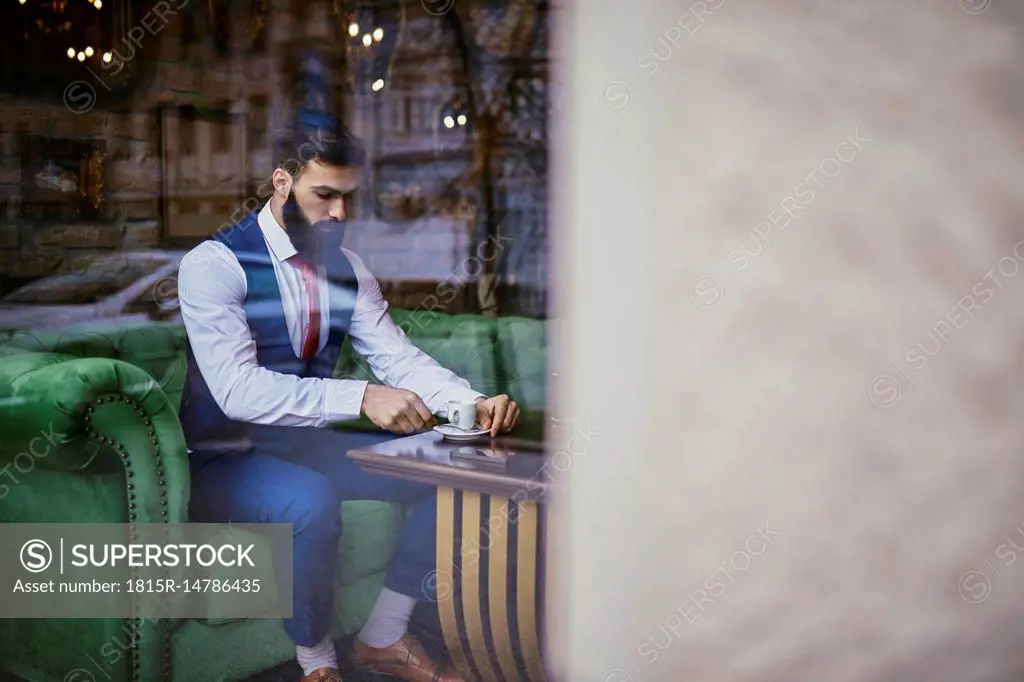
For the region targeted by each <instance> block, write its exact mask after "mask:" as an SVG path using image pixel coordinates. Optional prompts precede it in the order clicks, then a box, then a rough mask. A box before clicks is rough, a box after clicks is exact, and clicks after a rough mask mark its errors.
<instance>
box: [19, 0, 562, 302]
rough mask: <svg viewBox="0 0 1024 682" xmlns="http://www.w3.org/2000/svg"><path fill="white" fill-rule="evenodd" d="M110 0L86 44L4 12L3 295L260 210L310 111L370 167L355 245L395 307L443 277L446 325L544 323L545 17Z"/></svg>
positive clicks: (486, 11) (387, 6)
mask: <svg viewBox="0 0 1024 682" xmlns="http://www.w3.org/2000/svg"><path fill="white" fill-rule="evenodd" d="M102 1H103V0H101V2H102ZM105 1H106V6H105V7H103V8H102V9H100V10H98V11H95V12H94V13H95V14H97V15H100V16H104V17H108V15H109V17H108V18H106V19H104V20H103V21H98V20H97V21H98V23H97V22H94V23H89V22H85V23H83V26H85V28H83V30H82V33H81V35H78V34H76V33H75V31H74V30H71V29H69V30H68V31H65V32H62V33H60V34H59V35H55V34H53V33H52V32H51V33H50V34H44V33H41V32H40V31H38V30H36V29H33V28H32V27H33V26H38V25H40V24H39V22H40V21H42V22H43V25H48V24H47V22H52V23H53V25H54V26H56V25H58V24H60V25H63V24H61V22H62V21H65V17H64V16H63V15H62V14H61V13H60V11H59V10H58V9H57V6H54V7H49V6H45V7H44V6H42V5H39V6H36V7H35V9H33V10H32V11H31V13H28V14H27V13H26V12H28V10H26V6H24V5H16V4H15V3H8V5H13V7H7V8H6V9H4V10H2V12H3V14H4V16H3V17H0V21H3V20H5V19H7V20H9V21H8V22H7V23H6V24H5V25H6V26H7V28H6V29H4V30H5V31H6V35H5V37H7V38H9V39H10V40H11V41H12V44H14V45H15V50H14V52H15V53H17V51H18V49H20V47H19V46H21V45H22V44H25V45H26V47H25V49H26V50H30V51H32V55H33V56H34V57H35V58H37V60H38V61H37V62H34V63H33V64H29V65H28V66H27V69H28V70H29V71H30V72H33V73H34V74H35V75H38V78H31V79H26V78H25V72H26V64H19V65H18V66H17V70H16V71H15V70H14V67H13V66H11V65H8V66H6V67H5V71H4V72H3V74H0V76H3V79H2V86H3V89H4V90H5V91H7V92H8V93H9V94H10V96H9V97H7V98H5V99H4V100H0V199H2V201H3V205H4V213H3V221H2V222H0V293H2V292H4V291H8V290H10V289H12V288H14V287H15V286H18V285H20V284H23V283H25V282H28V281H31V280H32V279H35V278H38V277H42V276H45V275H48V274H51V273H54V272H59V271H62V270H68V269H73V268H74V262H75V258H76V257H77V256H81V255H85V254H91V253H96V252H106V251H116V250H136V249H181V248H188V247H190V246H192V245H194V244H195V243H197V242H198V241H200V240H201V239H203V238H205V237H206V236H208V235H210V234H213V233H214V232H215V231H216V230H217V229H218V228H219V227H220V226H222V225H223V224H225V223H226V222H227V223H230V221H231V220H232V219H237V217H238V216H240V215H241V214H242V211H244V210H246V209H251V208H255V207H256V206H257V205H258V204H259V203H262V201H264V200H265V199H266V196H267V191H266V182H267V180H268V178H269V174H270V171H271V170H272V169H273V164H274V159H273V144H274V130H275V129H277V128H278V127H279V126H281V125H283V124H285V123H286V122H287V121H288V120H289V117H292V116H294V115H295V112H296V111H297V110H298V109H300V108H302V107H314V108H321V109H326V110H331V111H334V112H335V113H337V114H338V115H340V116H342V117H343V118H344V119H345V120H346V122H347V123H348V124H349V126H350V127H351V128H352V129H353V131H354V132H355V133H356V135H358V136H359V137H360V138H361V139H362V140H363V141H364V144H365V145H366V147H367V149H368V151H369V152H370V153H369V154H368V157H369V158H368V162H367V168H366V180H367V182H366V186H365V188H364V189H363V190H362V191H361V192H360V196H359V197H358V199H357V201H356V202H355V204H356V205H355V206H354V207H353V212H352V216H351V219H352V220H353V222H354V223H357V224H356V225H354V226H353V227H352V228H351V229H350V230H349V231H348V234H349V235H350V236H349V237H348V239H349V240H350V242H349V243H348V245H349V246H350V247H351V248H352V249H353V250H355V251H357V252H358V253H360V255H362V256H363V257H364V258H365V259H366V261H367V263H368V264H369V265H370V267H371V269H372V270H373V271H374V272H375V274H376V275H377V276H378V279H380V280H381V284H382V287H383V288H384V291H385V295H386V296H387V297H388V298H389V300H390V301H391V302H392V303H393V304H395V305H398V306H400V307H406V308H411V307H416V306H418V305H420V303H421V302H422V301H423V299H424V297H426V296H429V295H430V294H431V293H432V292H434V291H436V289H437V287H438V286H439V284H440V283H443V282H446V281H447V282H449V283H454V284H464V285H465V287H464V288H463V289H461V290H460V296H459V297H457V298H455V299H453V300H452V301H450V303H448V304H446V305H445V307H444V308H443V310H444V312H479V311H481V310H483V311H486V312H490V313H500V314H523V315H528V316H536V317H542V316H544V314H545V307H546V290H547V267H546V262H547V249H546V245H547V242H548V239H547V214H546V211H547V209H546V204H547V196H546V180H547V154H546V149H545V147H546V138H547V103H548V99H549V98H548V85H549V80H548V72H547V59H548V45H547V41H548V9H547V5H546V3H541V2H536V1H535V0H530V1H529V2H512V3H483V2H480V3H474V2H466V3H460V4H459V7H457V8H453V9H451V10H449V11H448V12H444V13H432V12H436V11H437V8H436V7H435V5H436V4H437V3H429V2H420V1H419V0H417V1H415V2H404V1H403V2H372V3H371V2H337V3H326V2H320V3H316V2H312V3H309V2H297V1H296V2H289V1H288V0H254V1H252V2H241V1H239V0H230V1H227V2H210V3H201V4H200V3H194V4H193V3H185V2H182V1H181V0H178V3H179V4H180V5H182V7H181V8H180V9H179V10H178V11H177V12H176V13H174V14H171V13H169V12H166V11H163V12H161V11H154V6H153V5H152V3H151V4H145V3H139V2H130V1H126V0H105ZM164 6H165V9H166V3H165V4H164ZM90 9H93V8H90ZM157 9H158V10H159V8H157ZM68 11H69V10H67V9H66V8H65V10H64V12H68ZM76 16H77V15H76ZM87 18H88V17H87ZM76 21H83V20H81V18H80V17H79V18H77V19H76ZM90 21H91V20H90ZM33 22H34V23H33ZM86 24H88V25H87V26H86ZM139 26H142V27H145V28H144V29H138V27H139ZM33 31H35V33H33ZM140 31H141V33H140ZM36 34H39V35H36ZM26 36H27V37H26ZM40 36H41V37H40ZM28 43H31V47H29V46H27V45H28ZM72 43H74V45H73V44H72ZM79 43H83V44H84V43H88V45H87V47H89V48H90V50H91V51H92V55H91V56H88V57H85V58H84V59H79V58H78V53H77V52H75V54H74V56H73V57H72V56H67V55H65V54H64V51H65V50H67V51H68V52H70V50H71V48H76V49H77V47H76V46H78V44H79ZM65 45H67V46H66V47H61V46H65ZM45 50H49V51H50V52H55V54H54V56H53V57H52V58H50V59H44V56H45V55H44V53H43V51H45ZM33 70H35V71H33ZM16 75H17V77H16ZM317 78H321V81H320V82H319V84H318V85H313V86H311V82H312V81H315V80H317ZM243 207H244V208H243ZM232 216H234V218H232ZM499 245H500V248H496V247H497V246H499ZM439 309H440V308H439Z"/></svg>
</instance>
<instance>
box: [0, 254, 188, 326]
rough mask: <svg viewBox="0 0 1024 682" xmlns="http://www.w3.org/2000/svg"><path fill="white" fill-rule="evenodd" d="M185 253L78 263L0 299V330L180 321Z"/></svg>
mask: <svg viewBox="0 0 1024 682" xmlns="http://www.w3.org/2000/svg"><path fill="white" fill-rule="evenodd" d="M183 255H184V252H172V251H125V252H121V253H117V254H104V255H98V256H86V257H83V258H81V259H76V261H75V266H74V269H73V271H70V272H65V273H58V274H54V275H50V276H48V277H43V278H41V279H38V280H36V281H34V282H31V283H29V284H26V285H25V286H22V287H20V288H18V289H15V290H14V291H12V292H10V293H8V294H7V295H6V296H4V297H3V298H0V330H5V331H8V330H16V329H20V330H30V329H67V328H74V327H79V326H92V325H100V326H107V325H111V326H119V325H122V324H131V323H138V322H145V321H171V320H180V319H181V313H180V311H179V306H178V287H177V274H178V264H179V263H180V262H181V258H182V256H183Z"/></svg>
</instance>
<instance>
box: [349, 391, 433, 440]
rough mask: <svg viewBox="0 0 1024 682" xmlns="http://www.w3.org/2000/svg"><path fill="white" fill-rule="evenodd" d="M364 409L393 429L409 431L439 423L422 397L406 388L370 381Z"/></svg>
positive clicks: (374, 420)
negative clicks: (371, 382) (380, 384)
mask: <svg viewBox="0 0 1024 682" xmlns="http://www.w3.org/2000/svg"><path fill="white" fill-rule="evenodd" d="M362 412H363V414H365V415H366V416H367V417H369V418H370V421H372V422H373V423H374V424H376V425H377V426H379V427H381V428H382V429H387V430H388V431H390V432H391V433H400V434H409V433H413V432H415V431H419V430H421V429H424V428H429V427H431V426H433V425H434V424H436V423H437V422H436V421H435V420H434V415H432V414H431V413H430V409H429V408H427V406H426V404H425V403H424V402H423V400H422V399H421V398H420V397H419V396H418V395H416V394H415V393H413V392H412V391H407V390H405V389H404V388H392V387H390V386H378V385H376V384H368V385H367V386H366V392H365V393H364V394H363V405H362Z"/></svg>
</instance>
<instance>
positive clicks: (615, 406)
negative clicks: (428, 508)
mask: <svg viewBox="0 0 1024 682" xmlns="http://www.w3.org/2000/svg"><path fill="white" fill-rule="evenodd" d="M1021 7H1022V6H1021V5H1020V4H1019V3H1013V2H1010V1H1009V0H960V1H959V2H958V0H920V1H917V0H909V1H907V2H876V1H874V0H866V1H863V2H850V1H849V0H816V1H814V2H812V1H810V0H803V1H801V0H780V1H770V0H701V1H698V2H693V3H692V4H689V0H685V1H684V2H676V1H669V0H636V1H634V2H628V3H622V2H612V1H611V0H586V1H585V2H584V1H583V0H577V1H576V2H571V3H568V6H567V7H566V8H564V9H563V10H561V12H560V15H559V21H558V30H557V32H556V40H555V59H556V62H557V64H558V66H557V68H558V70H559V75H558V79H557V80H558V81H559V82H562V83H564V85H563V86H562V87H563V90H562V92H563V93H564V94H563V95H562V96H563V97H564V99H565V101H564V102H562V103H560V105H559V106H558V107H556V110H560V111H562V112H564V115H563V116H562V118H561V119H560V120H559V121H557V122H556V124H555V129H554V133H553V148H554V176H553V177H554V179H553V182H552V198H553V200H554V202H555V204H554V209H553V217H552V225H553V227H552V235H553V237H554V238H555V240H556V243H555V258H554V265H553V268H552V269H553V272H554V273H556V282H555V284H556V286H557V295H556V307H557V311H556V313H557V318H558V319H557V321H556V322H555V323H554V324H553V333H554V336H555V340H554V348H553V351H552V353H553V354H552V357H553V362H552V366H553V370H554V371H555V372H557V373H558V374H559V376H558V377H557V378H556V379H555V382H556V383H555V384H554V386H553V390H554V393H555V400H554V407H553V414H554V416H555V417H556V418H558V419H559V420H560V421H559V423H560V427H559V429H558V434H557V438H556V439H555V446H556V449H562V450H565V451H567V452H569V453H570V457H569V458H568V459H566V458H564V457H563V458H562V459H561V460H560V461H561V464H560V467H561V468H564V469H566V471H565V472H564V473H561V474H557V478H558V480H559V481H560V483H561V485H562V488H561V489H560V491H559V492H558V493H557V494H556V495H555V496H554V497H553V498H552V500H551V501H550V502H551V505H550V508H551V525H550V528H549V535H548V538H547V540H548V545H549V548H550V554H549V566H550V572H549V575H548V584H547V586H546V587H547V592H548V595H549V601H548V605H549V612H548V618H547V627H548V633H547V644H548V647H549V658H550V660H551V663H552V671H553V673H554V677H555V678H556V679H558V680H561V681H565V682H628V681H633V682H647V681H652V682H654V681H657V682H662V681H663V682H680V681H682V680H701V681H703V682H711V681H730V682H776V681H778V680H821V681H826V680H827V681H828V682H854V681H856V682H905V681H907V680H929V681H930V682H966V681H971V682H981V681H985V682H988V681H991V682H995V681H997V680H998V681H1002V680H1005V681H1007V682H1010V681H1012V680H1019V679H1021V677H1020V675H1021V671H1022V670H1024V654H1022V653H1021V651H1022V648H1021V641H1022V639H1024V561H1017V559H1018V558H1024V557H1019V556H1018V555H1019V554H1021V550H1019V549H1017V548H1024V491H1022V485H1021V482H1022V480H1024V457H1022V453H1024V419H1022V415H1024V391H1022V390H1021V386H1022V385H1024V382H1022V379H1024V369H1022V366H1021V348H1022V347H1024V345H1022V343H1024V342H1022V339H1024V275H1022V274H1021V269H1022V261H1024V135H1022V127H1021V121H1022V120H1024V97H1022V95H1021V93H1022V92H1024V87H1022V86H1024V67H1022V65H1024V48H1022V45H1024V41H1022V38H1024V13H1022V10H1021ZM567 424H569V425H570V426H567ZM584 433H586V434H589V437H587V436H584V435H581V434H584ZM574 436H576V439H575V440H574V441H573V440H571V439H572V438H573V437H574ZM566 462H571V465H570V466H568V467H567V466H566ZM1014 543H1015V544H1014Z"/></svg>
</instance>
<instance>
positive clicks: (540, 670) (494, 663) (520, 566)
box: [437, 488, 546, 682]
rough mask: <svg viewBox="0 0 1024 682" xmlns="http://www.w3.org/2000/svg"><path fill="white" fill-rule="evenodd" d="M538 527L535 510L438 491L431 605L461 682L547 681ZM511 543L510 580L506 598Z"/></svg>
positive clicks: (493, 497) (529, 506)
mask: <svg viewBox="0 0 1024 682" xmlns="http://www.w3.org/2000/svg"><path fill="white" fill-rule="evenodd" d="M460 498H461V508H462V509H461V514H458V506H459V505H458V502H457V501H458V500H459V499H460ZM488 500H489V505H488V511H487V513H486V516H487V518H484V515H485V512H484V503H485V502H486V501H488ZM510 511H514V512H516V513H514V514H511V515H510ZM460 521H461V523H460ZM537 527H538V518H537V505H536V504H535V503H532V502H520V503H518V504H512V503H510V501H509V498H507V497H502V496H498V495H489V496H486V495H481V494H480V493H474V492H468V491H459V490H455V489H453V488H438V494H437V600H438V604H437V605H438V611H439V613H440V616H441V629H442V631H443V632H444V639H445V644H446V645H447V646H448V651H449V653H450V654H451V656H452V660H453V661H454V662H455V665H456V667H457V668H458V670H459V672H460V673H461V674H462V676H463V677H464V678H465V679H466V680H467V681H469V680H483V681H484V682H519V680H526V681H528V682H546V678H545V675H544V666H543V661H542V659H541V649H540V640H539V638H538V636H537V627H538V621H537V578H538V576H537V567H538V558H537V550H538V546H537ZM460 531H461V532H460ZM513 536H514V539H515V541H516V542H515V546H516V556H515V558H516V561H515V569H514V570H515V578H516V580H515V594H514V595H510V594H508V589H507V585H508V579H509V573H510V571H512V570H513V569H512V567H511V566H510V562H509V546H510V544H511V541H512V539H513ZM484 576H486V584H485V580H484ZM510 598H511V599H512V600H513V603H512V604H510V603H509V600H510ZM485 604H486V610H487V613H488V616H489V617H487V618H486V622H485V616H484V610H485V609H484V605H485ZM512 610H514V611H515V618H514V619H513V618H511V617H510V616H511V615H512ZM514 623H518V629H517V630H516V631H515V634H513V624H514ZM462 632H464V633H465V640H466V642H467V643H468V645H469V646H468V650H467V648H466V647H465V646H463V636H462V634H461V633H462ZM488 640H489V641H490V646H488Z"/></svg>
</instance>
